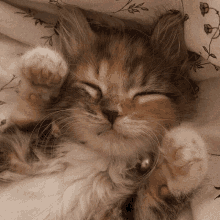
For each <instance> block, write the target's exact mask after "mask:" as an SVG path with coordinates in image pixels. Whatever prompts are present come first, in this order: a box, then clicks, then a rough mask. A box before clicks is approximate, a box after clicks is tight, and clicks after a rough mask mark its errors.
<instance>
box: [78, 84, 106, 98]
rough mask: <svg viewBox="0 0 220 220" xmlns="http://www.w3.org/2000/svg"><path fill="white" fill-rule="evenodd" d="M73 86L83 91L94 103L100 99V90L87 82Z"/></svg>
mask: <svg viewBox="0 0 220 220" xmlns="http://www.w3.org/2000/svg"><path fill="white" fill-rule="evenodd" d="M75 86H76V87H78V88H80V89H83V90H85V92H86V93H87V94H88V95H89V96H91V98H93V99H94V100H96V101H98V100H100V99H101V97H102V92H101V89H100V88H99V87H98V86H96V85H94V84H92V83H88V82H82V83H76V84H75Z"/></svg>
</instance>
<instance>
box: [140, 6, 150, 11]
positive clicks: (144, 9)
mask: <svg viewBox="0 0 220 220" xmlns="http://www.w3.org/2000/svg"><path fill="white" fill-rule="evenodd" d="M141 9H142V10H143V11H149V9H148V8H145V7H141Z"/></svg>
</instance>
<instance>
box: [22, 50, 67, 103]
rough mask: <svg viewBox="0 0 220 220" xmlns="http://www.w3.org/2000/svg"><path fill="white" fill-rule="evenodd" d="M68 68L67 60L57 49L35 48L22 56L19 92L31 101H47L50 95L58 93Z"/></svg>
mask: <svg viewBox="0 0 220 220" xmlns="http://www.w3.org/2000/svg"><path fill="white" fill-rule="evenodd" d="M67 70H68V68H67V64H66V62H65V60H64V59H63V58H62V56H61V55H60V54H59V53H57V52H56V51H53V50H51V49H49V48H41V47H38V48H36V49H33V50H31V51H29V52H27V53H26V54H25V55H24V56H23V57H22V64H21V73H22V80H21V85H20V87H19V89H18V90H19V91H18V92H19V94H20V95H21V96H22V97H24V96H25V99H28V100H29V101H30V102H36V100H37V102H36V103H39V100H40V99H43V100H45V101H47V100H48V99H49V98H50V96H52V95H53V96H57V95H58V93H59V89H60V87H61V85H62V83H63V81H64V79H65V77H66V75H67ZM28 91H29V92H28Z"/></svg>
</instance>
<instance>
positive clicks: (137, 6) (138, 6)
mask: <svg viewBox="0 0 220 220" xmlns="http://www.w3.org/2000/svg"><path fill="white" fill-rule="evenodd" d="M143 4H144V2H143V3H141V4H139V5H136V6H135V8H140V6H142V5H143Z"/></svg>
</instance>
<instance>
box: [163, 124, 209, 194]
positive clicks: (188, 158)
mask: <svg viewBox="0 0 220 220" xmlns="http://www.w3.org/2000/svg"><path fill="white" fill-rule="evenodd" d="M161 151H162V153H163V155H164V158H165V159H164V163H163V164H162V169H163V172H164V174H165V176H166V178H167V184H168V187H169V189H170V191H171V192H172V193H173V194H174V195H180V194H187V193H190V192H191V191H192V190H193V189H195V188H196V187H198V185H199V184H200V183H201V181H202V180H203V178H204V176H205V174H206V172H207V168H208V153H207V149H206V144H205V142H204V141H203V139H202V138H201V136H200V135H199V134H198V133H197V132H196V131H195V130H194V129H193V128H191V127H188V126H179V127H177V128H174V129H173V130H171V131H169V132H167V134H166V135H165V137H164V139H163V141H162V147H161Z"/></svg>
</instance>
